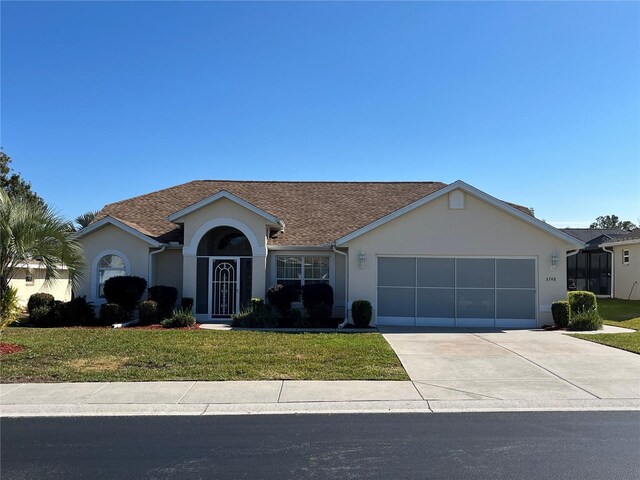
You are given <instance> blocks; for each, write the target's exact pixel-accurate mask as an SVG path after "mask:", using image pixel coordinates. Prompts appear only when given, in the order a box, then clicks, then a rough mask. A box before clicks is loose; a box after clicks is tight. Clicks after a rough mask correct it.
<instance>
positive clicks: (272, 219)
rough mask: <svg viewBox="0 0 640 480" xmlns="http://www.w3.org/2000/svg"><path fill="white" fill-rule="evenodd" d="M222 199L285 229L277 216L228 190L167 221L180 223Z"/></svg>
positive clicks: (179, 212) (191, 206)
mask: <svg viewBox="0 0 640 480" xmlns="http://www.w3.org/2000/svg"><path fill="white" fill-rule="evenodd" d="M222 198H226V199H227V200H229V201H231V202H233V203H235V204H237V205H240V206H241V207H244V208H246V209H247V210H249V211H251V212H253V213H255V214H256V215H258V216H260V217H262V218H264V219H265V220H266V221H267V223H269V224H271V225H274V226H275V225H277V226H280V227H282V228H284V223H283V222H282V220H280V219H279V218H278V217H276V216H275V215H272V214H270V213H269V212H265V211H264V210H262V209H261V208H258V207H256V206H255V205H253V204H252V203H249V202H247V201H246V200H243V199H242V198H240V197H238V196H236V195H234V194H233V193H229V192H227V191H226V190H221V191H219V192H218V193H216V194H214V195H211V196H210V197H207V198H204V199H202V200H200V201H199V202H197V203H194V204H192V205H189V206H188V207H185V208H183V209H182V210H178V211H177V212H174V213H172V214H171V215H169V216H168V217H167V220H169V221H170V222H174V223H178V222H179V220H180V219H181V218H183V217H185V216H187V215H189V214H190V213H192V212H195V211H196V210H200V209H201V208H204V207H206V206H207V205H211V204H212V203H214V202H217V201H218V200H220V199H222Z"/></svg>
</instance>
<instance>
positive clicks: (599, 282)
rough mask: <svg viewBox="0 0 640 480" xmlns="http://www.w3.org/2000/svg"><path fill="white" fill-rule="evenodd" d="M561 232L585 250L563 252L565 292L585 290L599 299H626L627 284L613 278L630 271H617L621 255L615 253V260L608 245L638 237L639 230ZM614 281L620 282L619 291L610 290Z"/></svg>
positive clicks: (585, 229)
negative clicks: (565, 265)
mask: <svg viewBox="0 0 640 480" xmlns="http://www.w3.org/2000/svg"><path fill="white" fill-rule="evenodd" d="M562 231H563V232H565V233H568V234H569V235H571V236H572V237H575V238H576V239H578V240H580V241H582V242H584V243H585V248H583V249H580V250H579V251H577V252H576V251H575V250H574V251H569V252H567V289H569V290H588V291H590V292H593V293H595V294H596V295H599V296H603V297H615V298H627V296H628V293H629V292H628V291H627V293H626V294H625V293H624V291H625V290H624V288H625V287H626V285H627V281H626V280H624V279H623V280H619V279H618V278H617V277H618V275H621V274H623V275H624V274H625V273H627V272H628V273H629V274H630V273H631V271H632V270H633V268H631V269H618V268H617V266H616V262H617V264H619V266H623V264H622V253H621V252H619V253H618V259H617V260H616V259H615V258H613V255H614V254H613V250H612V249H611V248H609V246H610V245H611V243H612V242H613V243H617V242H618V241H619V240H630V239H631V240H633V238H634V235H635V236H640V230H635V232H630V231H628V230H621V229H602V228H563V229H562ZM619 250H622V248H620V249H619ZM627 250H628V249H627ZM636 269H640V265H636ZM638 271H640V270H636V280H638V278H637V276H638V275H637V272H638ZM623 272H624V273H623ZM616 282H617V283H621V285H618V286H619V287H620V288H615V287H614V285H615V284H616ZM629 287H631V284H629ZM638 288H639V287H636V289H638Z"/></svg>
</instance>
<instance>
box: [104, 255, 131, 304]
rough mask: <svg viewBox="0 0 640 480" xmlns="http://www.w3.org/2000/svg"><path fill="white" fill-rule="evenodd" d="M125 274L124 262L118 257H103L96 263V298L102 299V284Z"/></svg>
mask: <svg viewBox="0 0 640 480" xmlns="http://www.w3.org/2000/svg"><path fill="white" fill-rule="evenodd" d="M126 274H127V267H126V265H125V263H124V260H123V259H122V258H120V257H119V256H118V255H113V254H109V255H105V256H104V257H102V258H101V259H100V261H99V262H98V298H104V282H106V281H107V280H109V279H110V278H112V277H120V276H122V275H126Z"/></svg>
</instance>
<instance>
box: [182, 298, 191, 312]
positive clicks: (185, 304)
mask: <svg viewBox="0 0 640 480" xmlns="http://www.w3.org/2000/svg"><path fill="white" fill-rule="evenodd" d="M180 306H181V307H182V310H189V311H191V310H193V298H191V297H182V300H181V301H180Z"/></svg>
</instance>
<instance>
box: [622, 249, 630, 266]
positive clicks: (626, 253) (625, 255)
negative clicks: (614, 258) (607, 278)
mask: <svg viewBox="0 0 640 480" xmlns="http://www.w3.org/2000/svg"><path fill="white" fill-rule="evenodd" d="M622 264H623V265H629V264H631V251H630V250H629V249H628V248H625V249H623V250H622Z"/></svg>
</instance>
